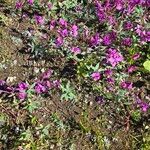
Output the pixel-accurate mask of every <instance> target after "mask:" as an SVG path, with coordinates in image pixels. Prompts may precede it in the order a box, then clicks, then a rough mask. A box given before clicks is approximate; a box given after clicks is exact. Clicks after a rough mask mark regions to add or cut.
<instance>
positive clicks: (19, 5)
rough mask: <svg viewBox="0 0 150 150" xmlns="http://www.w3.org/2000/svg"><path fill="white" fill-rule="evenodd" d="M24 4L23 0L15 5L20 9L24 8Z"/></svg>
mask: <svg viewBox="0 0 150 150" xmlns="http://www.w3.org/2000/svg"><path fill="white" fill-rule="evenodd" d="M22 6H23V3H22V2H21V1H17V2H16V5H15V8H16V9H20V8H22Z"/></svg>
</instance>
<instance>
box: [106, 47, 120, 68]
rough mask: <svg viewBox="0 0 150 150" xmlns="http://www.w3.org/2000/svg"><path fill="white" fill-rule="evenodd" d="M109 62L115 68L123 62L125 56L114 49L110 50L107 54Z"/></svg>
mask: <svg viewBox="0 0 150 150" xmlns="http://www.w3.org/2000/svg"><path fill="white" fill-rule="evenodd" d="M106 59H107V62H108V63H110V64H111V65H112V66H113V67H115V66H116V65H117V64H119V63H120V62H122V61H123V56H122V55H121V54H120V53H119V52H118V51H117V50H116V49H113V48H109V49H108V52H107V54H106Z"/></svg>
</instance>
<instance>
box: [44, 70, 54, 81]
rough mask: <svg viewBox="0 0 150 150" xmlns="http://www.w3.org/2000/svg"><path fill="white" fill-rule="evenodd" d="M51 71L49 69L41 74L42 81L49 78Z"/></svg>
mask: <svg viewBox="0 0 150 150" xmlns="http://www.w3.org/2000/svg"><path fill="white" fill-rule="evenodd" d="M52 73H53V70H51V69H49V70H47V71H45V72H44V73H43V74H42V79H48V78H50V77H51V75H52Z"/></svg>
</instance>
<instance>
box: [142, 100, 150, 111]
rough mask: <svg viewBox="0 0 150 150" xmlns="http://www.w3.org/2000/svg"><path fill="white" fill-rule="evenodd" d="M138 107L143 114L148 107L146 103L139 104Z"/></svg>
mask: <svg viewBox="0 0 150 150" xmlns="http://www.w3.org/2000/svg"><path fill="white" fill-rule="evenodd" d="M140 107H141V110H142V111H143V112H147V110H148V109H149V107H150V106H149V105H148V104H147V103H144V102H143V103H142V104H140Z"/></svg>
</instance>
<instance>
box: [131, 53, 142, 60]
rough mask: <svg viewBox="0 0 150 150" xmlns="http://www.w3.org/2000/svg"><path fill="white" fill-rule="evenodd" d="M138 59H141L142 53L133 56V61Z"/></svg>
mask: <svg viewBox="0 0 150 150" xmlns="http://www.w3.org/2000/svg"><path fill="white" fill-rule="evenodd" d="M138 58H140V53H136V54H134V55H133V56H132V59H133V60H137V59H138Z"/></svg>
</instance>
